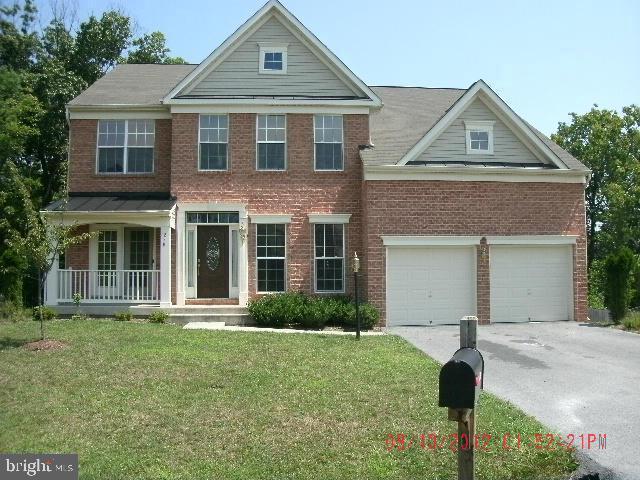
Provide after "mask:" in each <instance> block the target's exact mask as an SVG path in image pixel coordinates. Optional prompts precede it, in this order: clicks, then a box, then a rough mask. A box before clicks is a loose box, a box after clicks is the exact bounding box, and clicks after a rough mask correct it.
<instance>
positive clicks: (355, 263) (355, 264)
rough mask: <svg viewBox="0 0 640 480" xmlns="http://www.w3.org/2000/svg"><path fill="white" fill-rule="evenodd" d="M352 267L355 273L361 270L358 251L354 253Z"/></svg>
mask: <svg viewBox="0 0 640 480" xmlns="http://www.w3.org/2000/svg"><path fill="white" fill-rule="evenodd" d="M351 269H352V270H353V273H358V272H360V259H359V258H358V252H354V253H353V259H352V260H351Z"/></svg>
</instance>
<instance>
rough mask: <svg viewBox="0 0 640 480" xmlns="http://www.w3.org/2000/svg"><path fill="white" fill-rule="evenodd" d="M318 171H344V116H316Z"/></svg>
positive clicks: (316, 165)
mask: <svg viewBox="0 0 640 480" xmlns="http://www.w3.org/2000/svg"><path fill="white" fill-rule="evenodd" d="M313 124H314V125H313V135H314V143H315V169H316V170H342V169H343V168H344V164H343V156H342V137H343V135H342V115H314V117H313Z"/></svg>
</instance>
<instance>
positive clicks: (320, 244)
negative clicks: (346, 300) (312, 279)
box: [314, 223, 344, 292]
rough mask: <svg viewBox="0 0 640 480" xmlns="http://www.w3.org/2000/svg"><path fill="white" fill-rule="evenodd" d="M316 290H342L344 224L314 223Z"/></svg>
mask: <svg viewBox="0 0 640 480" xmlns="http://www.w3.org/2000/svg"><path fill="white" fill-rule="evenodd" d="M314 229H315V230H314V236H315V240H314V243H315V267H316V268H315V270H316V291H317V292H343V291H344V225H343V224H324V223H316V224H315V225H314Z"/></svg>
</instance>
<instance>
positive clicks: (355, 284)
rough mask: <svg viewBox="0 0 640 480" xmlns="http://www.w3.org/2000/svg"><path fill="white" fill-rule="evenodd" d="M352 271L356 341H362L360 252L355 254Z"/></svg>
mask: <svg viewBox="0 0 640 480" xmlns="http://www.w3.org/2000/svg"><path fill="white" fill-rule="evenodd" d="M351 269H352V270H353V289H354V294H355V300H356V340H360V302H359V299H358V272H359V271H360V259H359V258H358V252H354V253H353V261H352V263H351Z"/></svg>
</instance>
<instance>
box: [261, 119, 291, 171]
mask: <svg viewBox="0 0 640 480" xmlns="http://www.w3.org/2000/svg"><path fill="white" fill-rule="evenodd" d="M257 117H258V120H257V122H258V128H257V147H256V150H257V162H258V165H257V169H258V170H285V168H286V147H287V142H286V138H287V117H286V115H258V116H257Z"/></svg>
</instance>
